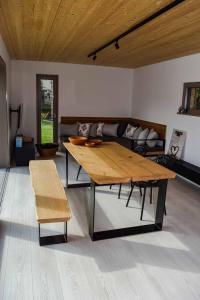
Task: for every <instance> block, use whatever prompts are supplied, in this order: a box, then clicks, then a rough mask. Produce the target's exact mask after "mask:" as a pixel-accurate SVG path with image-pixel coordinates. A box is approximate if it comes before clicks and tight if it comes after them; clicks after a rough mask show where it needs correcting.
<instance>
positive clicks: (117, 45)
mask: <svg viewBox="0 0 200 300" xmlns="http://www.w3.org/2000/svg"><path fill="white" fill-rule="evenodd" d="M115 48H116V49H119V43H118V40H116V42H115Z"/></svg>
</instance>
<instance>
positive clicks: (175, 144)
mask: <svg viewBox="0 0 200 300" xmlns="http://www.w3.org/2000/svg"><path fill="white" fill-rule="evenodd" d="M185 141H186V132H185V131H183V130H179V129H173V133H172V137H171V140H170V145H169V150H168V154H169V155H171V156H173V157H174V158H176V159H181V157H182V154H183V149H184V145H185Z"/></svg>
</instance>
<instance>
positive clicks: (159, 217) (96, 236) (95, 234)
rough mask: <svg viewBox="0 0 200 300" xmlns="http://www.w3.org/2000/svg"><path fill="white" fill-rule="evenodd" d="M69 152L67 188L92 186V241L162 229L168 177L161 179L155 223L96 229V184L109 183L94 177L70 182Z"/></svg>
mask: <svg viewBox="0 0 200 300" xmlns="http://www.w3.org/2000/svg"><path fill="white" fill-rule="evenodd" d="M69 154H70V153H69V151H68V150H67V149H66V188H80V187H90V199H89V205H88V225H89V235H90V237H91V240H92V241H98V240H103V239H110V238H115V237H122V236H128V235H134V234H139V233H147V232H153V231H159V230H162V227H163V217H164V211H165V201H166V191H167V183H168V179H163V180H160V181H159V190H158V198H157V207H156V216H155V223H154V224H146V225H140V226H133V227H124V228H118V229H112V230H104V231H94V224H95V188H96V186H106V185H108V184H102V185H99V184H97V183H95V182H94V181H93V180H92V179H91V180H90V182H88V183H73V184H69V183H68V178H69V169H68V159H69ZM109 185H110V184H109Z"/></svg>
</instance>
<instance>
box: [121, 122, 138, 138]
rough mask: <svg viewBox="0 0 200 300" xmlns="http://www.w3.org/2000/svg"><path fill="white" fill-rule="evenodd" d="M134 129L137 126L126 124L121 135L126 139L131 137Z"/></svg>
mask: <svg viewBox="0 0 200 300" xmlns="http://www.w3.org/2000/svg"><path fill="white" fill-rule="evenodd" d="M136 129H137V127H134V126H132V125H131V124H128V126H127V127H126V130H125V133H124V135H123V136H124V137H126V138H127V139H132V138H133V133H134V131H135V130H136Z"/></svg>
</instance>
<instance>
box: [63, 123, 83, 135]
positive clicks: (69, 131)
mask: <svg viewBox="0 0 200 300" xmlns="http://www.w3.org/2000/svg"><path fill="white" fill-rule="evenodd" d="M78 127H79V125H78V124H77V123H74V124H60V126H59V129H60V136H72V135H78Z"/></svg>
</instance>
